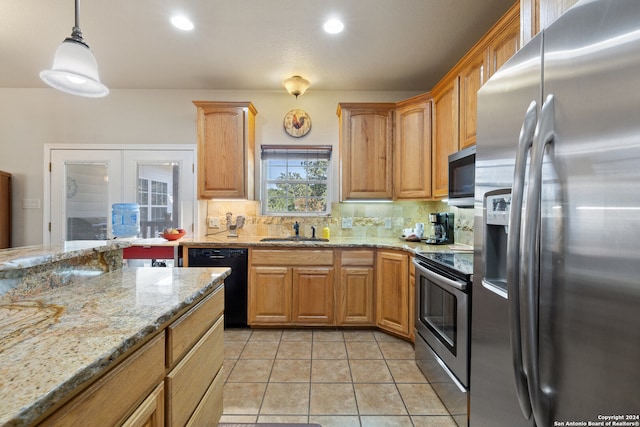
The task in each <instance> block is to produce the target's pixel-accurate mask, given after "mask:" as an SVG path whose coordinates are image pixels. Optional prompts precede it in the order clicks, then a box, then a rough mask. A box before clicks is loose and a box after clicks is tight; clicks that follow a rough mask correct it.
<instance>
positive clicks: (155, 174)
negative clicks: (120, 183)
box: [123, 150, 195, 238]
mask: <svg viewBox="0 0 640 427" xmlns="http://www.w3.org/2000/svg"><path fill="white" fill-rule="evenodd" d="M194 161H195V159H194V151H193V150H163V151H155V150H127V151H125V153H124V162H123V165H124V183H125V185H124V187H125V190H124V193H125V194H124V197H125V200H126V201H127V202H129V201H132V202H133V201H135V202H136V203H138V204H139V205H140V234H141V236H140V237H143V238H154V237H158V233H161V232H162V231H163V230H164V229H165V228H183V229H185V230H186V231H187V236H192V235H193V234H192V226H193V224H194V222H195V220H194V218H195V217H194V213H195V177H194V172H193V163H194ZM132 189H135V193H134V192H133V191H130V190H132Z"/></svg>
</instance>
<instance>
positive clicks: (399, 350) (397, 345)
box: [378, 341, 416, 360]
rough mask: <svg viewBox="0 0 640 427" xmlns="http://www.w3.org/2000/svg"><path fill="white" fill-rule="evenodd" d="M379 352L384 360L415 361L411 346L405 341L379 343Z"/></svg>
mask: <svg viewBox="0 0 640 427" xmlns="http://www.w3.org/2000/svg"><path fill="white" fill-rule="evenodd" d="M378 345H379V346H380V351H382V355H383V356H384V358H385V359H412V360H413V359H415V357H416V353H415V350H414V348H413V345H412V344H411V343H409V342H406V341H380V342H378Z"/></svg>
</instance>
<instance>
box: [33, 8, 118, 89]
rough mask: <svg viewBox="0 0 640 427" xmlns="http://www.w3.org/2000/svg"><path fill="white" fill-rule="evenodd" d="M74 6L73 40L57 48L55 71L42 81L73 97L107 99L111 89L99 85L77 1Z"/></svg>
mask: <svg viewBox="0 0 640 427" xmlns="http://www.w3.org/2000/svg"><path fill="white" fill-rule="evenodd" d="M75 5H76V9H75V13H76V20H75V25H74V26H73V29H72V30H71V36H70V37H67V38H66V39H64V41H63V42H62V44H61V45H60V46H59V47H58V49H57V50H56V55H55V57H54V59H53V67H51V69H50V70H44V71H42V72H40V78H41V79H42V81H44V82H45V83H46V84H48V85H49V86H51V87H53V88H55V89H58V90H61V91H63V92H67V93H70V94H72V95H79V96H87V97H91V98H99V97H103V96H107V95H108V94H109V89H108V88H107V87H106V86H105V85H103V84H102V83H101V82H100V77H99V76H98V64H97V63H96V58H95V57H94V56H93V54H92V53H91V50H90V49H89V45H88V44H87V43H85V41H84V39H83V38H82V31H81V30H80V24H79V13H78V9H79V6H78V0H75Z"/></svg>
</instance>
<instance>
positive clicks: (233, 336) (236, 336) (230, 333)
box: [224, 329, 251, 342]
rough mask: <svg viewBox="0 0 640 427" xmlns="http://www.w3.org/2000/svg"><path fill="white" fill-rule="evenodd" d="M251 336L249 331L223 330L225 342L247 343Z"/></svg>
mask: <svg viewBox="0 0 640 427" xmlns="http://www.w3.org/2000/svg"><path fill="white" fill-rule="evenodd" d="M250 336H251V329H225V330H224V340H225V341H242V342H247V341H248V340H249V337H250Z"/></svg>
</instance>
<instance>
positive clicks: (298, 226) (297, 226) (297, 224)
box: [293, 221, 300, 237]
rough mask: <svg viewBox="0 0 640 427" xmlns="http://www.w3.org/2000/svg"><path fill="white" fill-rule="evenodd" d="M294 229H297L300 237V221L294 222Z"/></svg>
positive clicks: (297, 234) (296, 231) (297, 235)
mask: <svg viewBox="0 0 640 427" xmlns="http://www.w3.org/2000/svg"><path fill="white" fill-rule="evenodd" d="M293 231H295V233H296V237H300V224H299V223H298V221H296V222H295V224H293Z"/></svg>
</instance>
